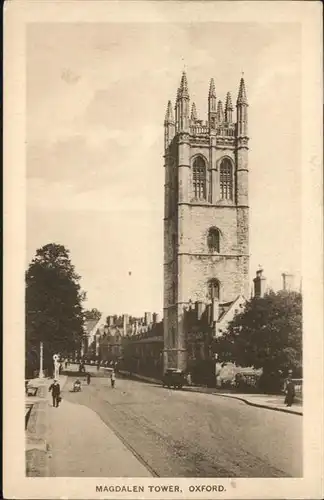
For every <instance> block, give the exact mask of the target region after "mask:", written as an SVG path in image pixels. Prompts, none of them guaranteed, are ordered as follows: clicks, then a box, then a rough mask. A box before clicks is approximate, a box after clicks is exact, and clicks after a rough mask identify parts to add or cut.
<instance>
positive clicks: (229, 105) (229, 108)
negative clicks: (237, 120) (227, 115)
mask: <svg viewBox="0 0 324 500" xmlns="http://www.w3.org/2000/svg"><path fill="white" fill-rule="evenodd" d="M225 111H233V104H232V97H231V93H230V92H227V95H226V104H225Z"/></svg>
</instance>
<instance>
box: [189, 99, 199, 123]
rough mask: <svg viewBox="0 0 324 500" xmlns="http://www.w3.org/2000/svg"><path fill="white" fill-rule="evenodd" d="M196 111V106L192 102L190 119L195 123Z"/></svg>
mask: <svg viewBox="0 0 324 500" xmlns="http://www.w3.org/2000/svg"><path fill="white" fill-rule="evenodd" d="M197 118H198V117H197V109H196V104H195V103H194V102H193V103H192V106H191V117H190V119H191V120H192V121H193V122H195V121H196V120H197Z"/></svg>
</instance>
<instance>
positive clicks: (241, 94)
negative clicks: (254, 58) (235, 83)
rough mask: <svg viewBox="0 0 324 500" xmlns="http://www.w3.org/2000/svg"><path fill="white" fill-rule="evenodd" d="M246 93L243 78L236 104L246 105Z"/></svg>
mask: <svg viewBox="0 0 324 500" xmlns="http://www.w3.org/2000/svg"><path fill="white" fill-rule="evenodd" d="M247 103H248V102H247V98H246V91H245V82H244V78H243V77H242V78H241V81H240V88H239V93H238V96H237V101H236V104H247Z"/></svg>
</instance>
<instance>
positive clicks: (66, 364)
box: [65, 359, 68, 369]
mask: <svg viewBox="0 0 324 500" xmlns="http://www.w3.org/2000/svg"><path fill="white" fill-rule="evenodd" d="M67 367H68V360H67V359H66V360H65V369H67Z"/></svg>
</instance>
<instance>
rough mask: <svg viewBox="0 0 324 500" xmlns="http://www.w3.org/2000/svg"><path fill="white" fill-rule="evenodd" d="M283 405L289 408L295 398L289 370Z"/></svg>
mask: <svg viewBox="0 0 324 500" xmlns="http://www.w3.org/2000/svg"><path fill="white" fill-rule="evenodd" d="M285 394H286V397H285V405H286V406H291V405H292V404H293V402H294V398H295V384H294V381H293V380H292V370H289V372H288V377H287V380H286V383H285Z"/></svg>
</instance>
